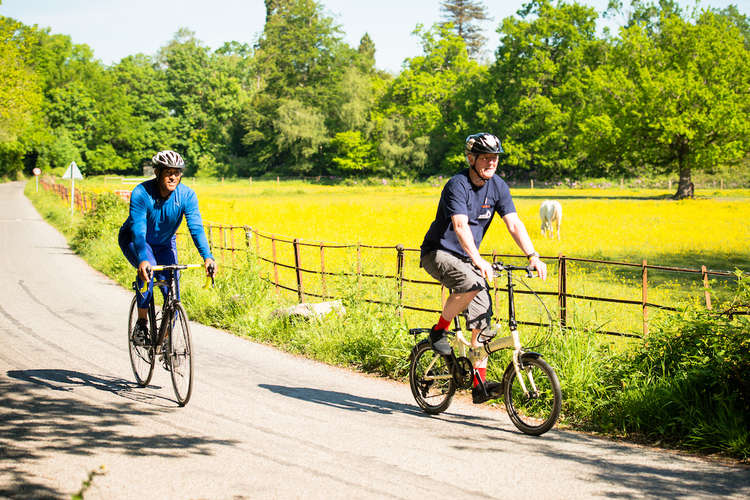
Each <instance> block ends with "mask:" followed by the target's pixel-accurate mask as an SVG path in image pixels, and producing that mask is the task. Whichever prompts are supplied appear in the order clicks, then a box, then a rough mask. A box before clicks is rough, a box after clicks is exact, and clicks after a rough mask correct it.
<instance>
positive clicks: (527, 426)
mask: <svg viewBox="0 0 750 500" xmlns="http://www.w3.org/2000/svg"><path fill="white" fill-rule="evenodd" d="M521 379H522V380H523V385H522V384H521V380H519V377H518V376H517V374H516V370H515V369H514V368H513V362H511V363H510V365H508V368H507V369H506V370H505V375H504V376H503V384H504V391H505V408H506V410H507V411H508V415H509V416H510V419H511V421H513V424H514V425H515V426H516V427H518V429H519V430H520V431H522V432H524V433H526V434H531V435H532V436H539V435H541V434H544V433H545V432H547V431H548V430H550V429H551V428H552V427H553V426H554V425H555V423H556V422H557V419H558V417H559V416H560V409H561V408H562V391H561V390H560V382H559V381H558V380H557V375H555V370H553V369H552V367H551V366H550V365H549V364H547V362H546V361H544V360H543V359H542V358H532V357H529V356H527V357H525V358H524V359H522V361H521ZM524 386H525V388H526V391H524Z"/></svg>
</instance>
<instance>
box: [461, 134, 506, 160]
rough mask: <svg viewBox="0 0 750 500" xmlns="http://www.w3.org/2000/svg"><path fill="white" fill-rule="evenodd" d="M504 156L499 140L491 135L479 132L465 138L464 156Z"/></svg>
mask: <svg viewBox="0 0 750 500" xmlns="http://www.w3.org/2000/svg"><path fill="white" fill-rule="evenodd" d="M469 153H471V154H475V155H478V154H483V153H490V154H500V155H502V154H504V153H505V151H503V146H502V144H500V139H498V138H497V137H496V136H494V135H492V134H488V133H486V132H480V133H478V134H473V135H470V136H469V137H467V138H466V154H469Z"/></svg>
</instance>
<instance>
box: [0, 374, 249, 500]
mask: <svg viewBox="0 0 750 500" xmlns="http://www.w3.org/2000/svg"><path fill="white" fill-rule="evenodd" d="M7 376H8V377H9V378H7V379H6V378H0V464H1V465H0V477H2V478H3V480H2V484H0V497H2V498H50V497H54V498H60V497H61V496H63V492H60V491H52V490H50V489H49V487H47V486H44V485H42V484H40V483H39V482H38V481H37V480H36V479H35V478H34V477H33V476H30V475H29V474H28V470H29V468H30V467H29V463H33V462H34V461H35V460H42V459H45V458H47V457H49V456H51V455H53V454H59V455H61V456H64V455H96V454H100V453H105V452H106V453H119V454H123V455H131V456H158V457H163V458H178V457H183V456H185V455H191V454H194V455H211V454H212V451H211V449H212V447H213V446H216V445H218V446H233V445H235V444H237V442H236V441H233V440H226V439H215V438H212V437H210V436H204V435H186V432H185V431H180V432H172V431H170V432H169V433H154V432H152V431H148V430H146V431H145V432H144V429H148V426H144V425H143V424H144V417H145V419H146V421H148V419H149V418H154V419H159V421H158V422H157V424H158V426H159V427H160V428H162V429H163V428H164V425H165V419H169V416H170V413H171V412H172V411H183V410H178V409H177V407H176V405H175V406H172V408H174V409H169V408H167V407H166V404H162V407H159V405H155V404H150V405H144V404H143V403H142V401H139V398H140V396H139V393H143V392H145V390H144V389H139V390H137V391H136V390H133V389H134V388H135V387H136V385H135V384H133V383H131V382H128V381H126V380H124V379H121V378H114V377H107V376H97V375H91V374H87V373H81V372H77V371H71V370H54V369H43V370H42V369H40V370H12V371H8V372H7ZM88 388H93V389H96V390H99V391H104V392H108V393H113V394H117V395H118V396H122V397H123V398H124V399H123V400H121V401H119V402H114V403H113V402H110V401H104V402H102V403H101V404H98V403H97V402H96V401H92V399H90V398H86V397H82V395H81V391H82V390H85V389H88ZM148 397H152V396H148ZM172 405H174V403H172Z"/></svg>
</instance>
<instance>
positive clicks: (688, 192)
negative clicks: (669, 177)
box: [672, 158, 695, 200]
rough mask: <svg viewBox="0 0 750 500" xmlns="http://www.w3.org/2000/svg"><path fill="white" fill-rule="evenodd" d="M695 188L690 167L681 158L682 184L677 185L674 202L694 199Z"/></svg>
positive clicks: (673, 197)
mask: <svg viewBox="0 0 750 500" xmlns="http://www.w3.org/2000/svg"><path fill="white" fill-rule="evenodd" d="M694 191H695V187H694V186H693V182H692V181H691V180H690V167H689V166H687V165H685V161H684V159H683V158H680V182H679V183H678V184H677V192H676V193H675V194H674V196H672V199H673V200H682V199H684V198H693V197H694V195H695V193H694Z"/></svg>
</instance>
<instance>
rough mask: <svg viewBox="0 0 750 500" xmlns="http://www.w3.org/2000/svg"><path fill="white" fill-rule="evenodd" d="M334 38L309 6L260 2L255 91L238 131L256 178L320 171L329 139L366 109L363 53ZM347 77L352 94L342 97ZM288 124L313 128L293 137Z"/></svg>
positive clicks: (309, 0)
mask: <svg viewBox="0 0 750 500" xmlns="http://www.w3.org/2000/svg"><path fill="white" fill-rule="evenodd" d="M340 34H341V29H340V27H339V26H338V25H336V24H334V22H333V19H332V18H330V17H327V16H325V15H323V13H322V6H321V5H320V4H319V3H317V2H315V1H313V0H267V1H266V24H265V26H264V28H263V34H262V36H261V37H260V39H259V41H258V44H257V45H256V47H255V52H254V56H253V62H252V63H253V73H254V76H255V82H256V85H257V87H256V88H257V91H256V92H255V93H254V95H253V98H252V101H251V102H249V103H248V104H247V105H246V106H245V108H244V110H243V113H242V119H241V124H240V125H241V128H242V130H243V134H242V139H241V143H242V145H243V146H244V151H245V153H246V154H247V155H248V156H249V157H253V158H255V159H257V162H258V163H260V164H261V166H262V167H261V168H262V170H261V171H263V170H270V169H274V170H275V171H278V170H279V169H280V170H282V171H286V172H288V173H292V174H300V173H308V172H312V171H313V170H312V169H314V168H317V169H318V172H320V171H321V170H322V169H324V168H325V167H326V166H325V165H323V164H322V160H323V158H324V156H325V154H324V153H325V148H326V146H327V145H328V143H329V142H330V140H331V139H332V137H333V135H335V134H336V133H337V132H340V131H344V130H345V129H346V128H347V127H348V126H350V122H351V121H354V122H359V121H361V114H362V109H361V108H363V106H364V107H366V106H365V104H366V102H365V103H364V104H363V103H362V99H361V94H362V92H361V91H360V89H361V88H362V85H361V84H360V83H361V78H360V76H361V74H364V73H366V72H367V71H365V68H367V67H368V66H369V63H368V62H367V57H368V50H369V49H368V47H367V43H365V44H364V46H363V49H364V53H362V54H360V53H358V52H357V51H356V50H354V49H352V48H351V47H349V46H347V45H346V44H345V43H344V42H343V41H342V40H341V36H340ZM365 42H366V40H365ZM372 50H374V47H373V48H372ZM373 53H374V52H373ZM353 67H354V70H355V71H352V68H353ZM347 78H348V79H349V81H350V82H354V83H355V84H356V88H355V89H352V92H349V93H348V94H346V95H342V94H341V92H340V91H341V88H342V82H343V81H344V80H345V79H347ZM365 88H366V87H365ZM350 104H351V105H350ZM342 106H343V108H342ZM295 117H296V118H299V119H300V120H302V121H303V122H304V123H307V124H315V127H316V129H315V130H306V131H303V130H301V129H300V127H299V126H298V125H296V124H294V123H292V122H290V121H289V120H291V119H293V118H295Z"/></svg>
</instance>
